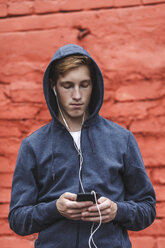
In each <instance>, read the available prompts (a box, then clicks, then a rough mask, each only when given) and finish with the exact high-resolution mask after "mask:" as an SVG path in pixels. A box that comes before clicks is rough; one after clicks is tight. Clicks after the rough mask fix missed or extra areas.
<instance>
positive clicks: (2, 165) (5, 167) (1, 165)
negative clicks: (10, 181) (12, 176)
mask: <svg viewBox="0 0 165 248" xmlns="http://www.w3.org/2000/svg"><path fill="white" fill-rule="evenodd" d="M10 160H11V159H9V157H8V156H7V157H3V156H0V173H1V172H13V170H14V166H12V162H11V161H10Z"/></svg>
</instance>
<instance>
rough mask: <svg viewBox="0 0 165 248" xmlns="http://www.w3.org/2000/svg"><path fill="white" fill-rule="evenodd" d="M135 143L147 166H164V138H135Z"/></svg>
mask: <svg viewBox="0 0 165 248" xmlns="http://www.w3.org/2000/svg"><path fill="white" fill-rule="evenodd" d="M136 137H137V141H138V144H139V147H140V150H141V153H142V156H143V159H144V163H145V165H147V166H161V165H162V166H164V164H165V162H164V161H165V153H164V145H165V137H164V136H160V137H159V136H158V137H156V136H155V137H154V136H147V137H145V138H144V137H142V136H136Z"/></svg>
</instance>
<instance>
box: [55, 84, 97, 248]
mask: <svg viewBox="0 0 165 248" xmlns="http://www.w3.org/2000/svg"><path fill="white" fill-rule="evenodd" d="M53 91H54V94H55V96H56V100H57V105H58V108H59V111H60V114H61V117H62V119H63V122H64V124H65V126H66V128H67V130H68V131H69V132H71V130H70V128H69V126H68V124H67V122H66V120H65V118H64V115H63V113H62V111H61V108H60V104H59V101H58V96H57V93H56V91H55V88H53ZM84 119H85V112H84V114H83V119H82V125H83V123H84ZM74 146H75V148H76V150H77V152H78V154H79V156H80V167H79V182H80V186H81V189H82V192H83V193H84V194H85V190H84V187H83V184H82V180H81V171H82V165H83V155H82V151H81V142H80V150H79V149H78V147H77V145H76V143H75V141H74ZM91 193H92V194H94V198H95V203H96V206H97V210H98V213H99V217H100V221H99V224H98V226H97V227H96V228H95V230H94V231H93V228H94V224H95V223H94V222H93V224H92V227H91V235H90V237H89V240H88V245H89V248H92V247H91V241H92V243H93V245H94V247H95V248H97V246H96V244H95V242H94V240H93V235H94V234H95V233H96V232H97V230H98V229H99V228H100V226H101V223H102V216H101V211H100V208H99V205H98V202H97V197H96V192H95V191H92V192H91Z"/></svg>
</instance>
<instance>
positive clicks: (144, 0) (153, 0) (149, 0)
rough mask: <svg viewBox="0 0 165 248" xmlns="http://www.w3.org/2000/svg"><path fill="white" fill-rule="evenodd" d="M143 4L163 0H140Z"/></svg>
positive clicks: (162, 0)
mask: <svg viewBox="0 0 165 248" xmlns="http://www.w3.org/2000/svg"><path fill="white" fill-rule="evenodd" d="M142 2H143V3H144V4H151V3H163V2H165V1H164V0H142Z"/></svg>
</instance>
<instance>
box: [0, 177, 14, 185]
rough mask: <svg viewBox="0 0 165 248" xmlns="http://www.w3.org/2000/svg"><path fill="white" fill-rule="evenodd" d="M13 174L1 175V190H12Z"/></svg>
mask: <svg viewBox="0 0 165 248" xmlns="http://www.w3.org/2000/svg"><path fill="white" fill-rule="evenodd" d="M12 178H13V175H12V174H0V188H7V187H8V188H10V187H11V184H12Z"/></svg>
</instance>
